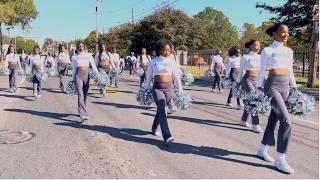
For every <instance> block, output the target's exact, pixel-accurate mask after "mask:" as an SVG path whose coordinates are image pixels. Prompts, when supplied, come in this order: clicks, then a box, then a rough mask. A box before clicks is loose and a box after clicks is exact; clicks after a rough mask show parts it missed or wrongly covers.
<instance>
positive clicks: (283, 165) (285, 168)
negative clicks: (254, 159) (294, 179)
mask: <svg viewBox="0 0 320 180" xmlns="http://www.w3.org/2000/svg"><path fill="white" fill-rule="evenodd" d="M274 166H275V167H276V168H277V169H279V170H280V171H282V172H284V173H287V174H292V173H294V170H293V169H292V167H291V166H290V165H289V164H288V163H287V161H286V160H285V159H276V161H275V163H274Z"/></svg>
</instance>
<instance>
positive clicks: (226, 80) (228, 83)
mask: <svg viewBox="0 0 320 180" xmlns="http://www.w3.org/2000/svg"><path fill="white" fill-rule="evenodd" d="M233 85H234V82H233V81H232V79H231V78H229V77H226V78H224V79H223V81H222V86H223V88H225V89H231V88H232V87H233Z"/></svg>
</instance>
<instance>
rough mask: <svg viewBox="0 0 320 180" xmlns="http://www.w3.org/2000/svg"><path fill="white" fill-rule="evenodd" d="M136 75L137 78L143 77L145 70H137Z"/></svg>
mask: <svg viewBox="0 0 320 180" xmlns="http://www.w3.org/2000/svg"><path fill="white" fill-rule="evenodd" d="M134 73H135V74H136V75H137V76H143V74H144V70H143V69H142V68H140V67H139V68H137V69H136V70H135V71H134Z"/></svg>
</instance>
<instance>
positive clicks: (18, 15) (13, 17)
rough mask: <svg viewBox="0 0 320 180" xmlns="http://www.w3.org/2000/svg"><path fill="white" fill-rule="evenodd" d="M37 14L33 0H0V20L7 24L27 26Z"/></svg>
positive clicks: (24, 27) (23, 27)
mask: <svg viewBox="0 0 320 180" xmlns="http://www.w3.org/2000/svg"><path fill="white" fill-rule="evenodd" d="M37 15H38V12H37V10H36V7H35V5H34V2H33V0H0V22H1V23H4V24H5V25H7V26H16V25H18V24H20V25H21V27H22V29H26V28H29V25H30V23H31V21H32V20H34V19H35V18H36V17H37Z"/></svg>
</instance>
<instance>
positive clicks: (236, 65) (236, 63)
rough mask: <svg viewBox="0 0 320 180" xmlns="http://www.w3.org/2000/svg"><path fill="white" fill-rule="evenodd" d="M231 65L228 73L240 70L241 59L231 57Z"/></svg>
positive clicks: (229, 64)
mask: <svg viewBox="0 0 320 180" xmlns="http://www.w3.org/2000/svg"><path fill="white" fill-rule="evenodd" d="M228 60H229V63H228V70H227V71H228V72H230V70H231V68H240V61H241V57H240V56H239V57H236V56H232V57H229V59H228Z"/></svg>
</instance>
